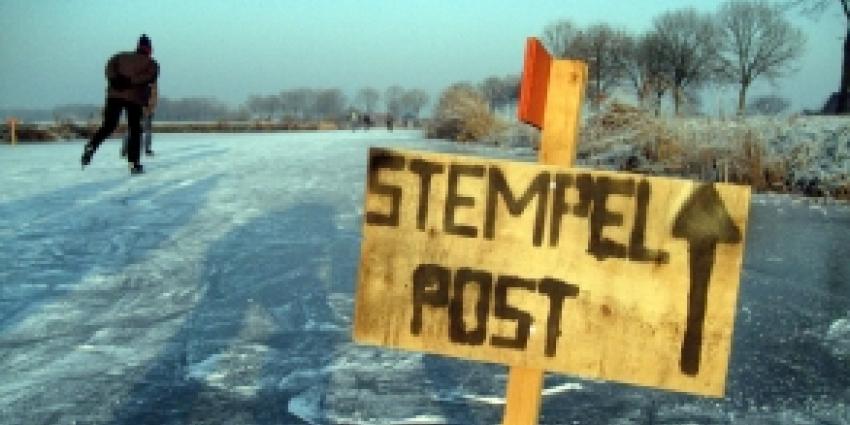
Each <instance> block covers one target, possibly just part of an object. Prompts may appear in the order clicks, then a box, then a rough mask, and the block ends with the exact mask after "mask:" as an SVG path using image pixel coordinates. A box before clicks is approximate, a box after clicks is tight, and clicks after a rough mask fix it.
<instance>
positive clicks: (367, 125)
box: [363, 114, 372, 130]
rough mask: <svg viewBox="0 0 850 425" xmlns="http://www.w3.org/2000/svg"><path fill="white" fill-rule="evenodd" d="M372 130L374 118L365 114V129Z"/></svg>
mask: <svg viewBox="0 0 850 425" xmlns="http://www.w3.org/2000/svg"><path fill="white" fill-rule="evenodd" d="M370 128H372V117H370V116H369V114H363V129H364V130H368V129H370Z"/></svg>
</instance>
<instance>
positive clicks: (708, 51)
mask: <svg viewBox="0 0 850 425" xmlns="http://www.w3.org/2000/svg"><path fill="white" fill-rule="evenodd" d="M717 33H718V31H717V27H716V26H715V24H714V20H713V19H712V17H711V16H710V15H707V14H702V13H699V12H697V11H696V9H693V8H687V9H680V10H676V11H672V12H667V13H664V14H662V15H661V16H659V17H658V18H656V19H655V22H654V25H653V30H652V33H651V36H652V37H654V38H655V39H656V40H657V42H658V43H659V47H660V48H661V50H660V52H659V53H660V57H659V60H660V62H661V63H660V66H661V67H662V68H664V69H665V70H666V72H668V73H669V75H668V78H669V79H670V83H671V89H672V90H673V93H672V94H673V105H674V110H675V113H676V115H678V114H679V107H680V106H681V104H682V101H683V100H684V94H685V89H686V88H689V87H694V86H696V87H698V86H700V85H701V84H703V83H705V82H706V81H708V80H709V79H710V78H711V76H712V72H713V71H714V69H715V68H716V65H715V63H716V57H717V41H718V35H717Z"/></svg>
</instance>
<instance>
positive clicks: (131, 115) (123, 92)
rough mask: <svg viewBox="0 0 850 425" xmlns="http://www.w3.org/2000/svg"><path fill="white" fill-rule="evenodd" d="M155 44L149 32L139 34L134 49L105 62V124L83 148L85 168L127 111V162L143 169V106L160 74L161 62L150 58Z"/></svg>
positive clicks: (132, 170)
mask: <svg viewBox="0 0 850 425" xmlns="http://www.w3.org/2000/svg"><path fill="white" fill-rule="evenodd" d="M152 53H153V47H152V45H151V40H150V38H148V36H147V35H146V34H142V36H141V37H139V42H138V44H137V46H136V50H135V51H134V52H129V51H128V52H120V53H116V54H115V55H114V56H112V57H111V58H110V59H109V61H108V62H107V63H106V79H107V89H106V106H105V107H104V111H103V123H102V124H101V126H100V128H99V129H98V130H97V132H95V134H94V135H93V136H92V138H91V140H89V142H88V143H86V145H85V147H84V148H83V155H82V158H81V159H80V162H81V163H82V166H83V168H85V167H86V166H87V165H89V163H91V159H92V156H93V155H94V153H95V151H96V150H97V148H98V146H100V144H101V143H103V141H104V140H105V139H106V138H107V137H108V136H109V135H110V134H112V132H113V131H114V130H115V127H116V126H117V125H118V119H119V118H120V117H121V111H122V110H126V111H127V127H128V130H129V138H130V140H129V143H128V146H127V162H128V163H129V166H130V174H141V173H143V172H144V168H143V167H142V163H141V162H140V156H141V152H140V146H139V145H140V144H141V134H140V133H141V118H142V108H143V107H144V105H145V104H146V103H147V102H148V100H149V97H150V85H151V84H153V83H155V82H156V79H157V76H159V64H157V63H156V61H155V60H153V59H152V58H151V54H152Z"/></svg>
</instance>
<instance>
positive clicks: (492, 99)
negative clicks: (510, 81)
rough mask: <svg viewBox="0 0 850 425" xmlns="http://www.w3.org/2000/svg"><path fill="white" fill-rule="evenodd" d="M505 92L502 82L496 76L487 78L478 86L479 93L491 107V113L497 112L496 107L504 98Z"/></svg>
mask: <svg viewBox="0 0 850 425" xmlns="http://www.w3.org/2000/svg"><path fill="white" fill-rule="evenodd" d="M503 90H504V87H503V86H502V80H501V79H500V78H499V77H496V76H495V75H492V76H489V77H487V78H485V79H484V81H482V82H481V83H480V84H478V91H479V92H480V93H481V95H482V96H484V99H486V100H487V103H488V104H489V105H490V111H495V110H496V106H497V105H498V104H499V102H500V101H501V99H502V97H503V93H502V91H503Z"/></svg>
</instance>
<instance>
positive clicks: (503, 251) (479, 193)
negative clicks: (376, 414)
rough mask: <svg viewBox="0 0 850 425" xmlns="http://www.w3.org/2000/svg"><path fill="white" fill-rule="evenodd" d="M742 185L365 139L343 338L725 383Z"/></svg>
mask: <svg viewBox="0 0 850 425" xmlns="http://www.w3.org/2000/svg"><path fill="white" fill-rule="evenodd" d="M749 194H750V192H749V188H747V187H742V186H733V185H724V184H714V185H711V184H703V183H699V182H694V181H687V180H679V179H670V178H656V177H646V176H640V175H634V174H626V173H613V172H602V171H583V170H577V169H569V168H565V167H559V166H548V165H538V164H530V163H518V162H508V161H498V160H489V159H483V158H472V157H460V156H450V155H443V154H432V153H422V152H413V151H396V150H385V149H372V150H371V151H370V158H369V170H368V184H367V193H366V198H365V211H366V220H365V221H364V226H363V242H362V247H361V249H362V251H361V262H360V270H359V282H358V288H357V299H356V306H355V320H354V337H355V340H356V341H358V342H360V343H368V344H375V345H380V346H387V347H395V348H402V349H408V350H414V351H425V352H433V353H440V354H445V355H450V356H456V357H462V358H468V359H475V360H482V361H490V362H498V363H504V364H508V365H512V366H519V367H524V368H532V369H535V368H537V369H545V370H549V371H558V372H566V373H571V374H576V375H580V376H583V377H587V378H602V379H610V380H617V381H621V382H627V383H633V384H638V385H645V386H652V387H660V388H665V389H670V390H678V391H685V392H691V393H699V394H705V395H715V396H716V395H722V394H723V391H724V386H725V378H726V370H727V362H728V358H729V351H730V344H731V336H732V330H733V326H732V324H733V316H734V312H735V306H736V298H737V293H738V279H739V275H740V269H741V262H742V256H743V247H744V243H743V235H744V234H745V233H746V220H747V213H748V206H749Z"/></svg>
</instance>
